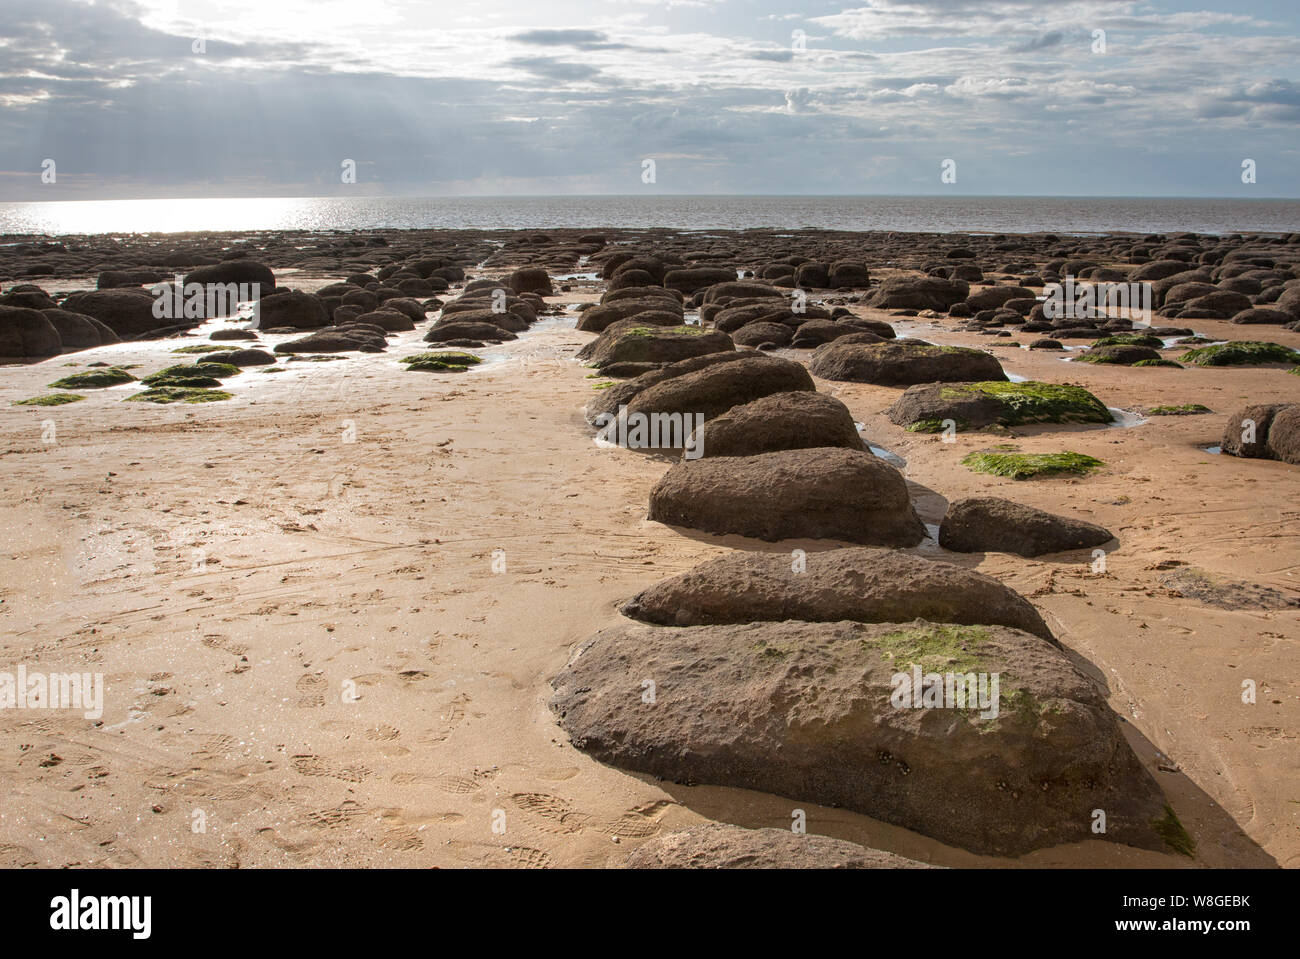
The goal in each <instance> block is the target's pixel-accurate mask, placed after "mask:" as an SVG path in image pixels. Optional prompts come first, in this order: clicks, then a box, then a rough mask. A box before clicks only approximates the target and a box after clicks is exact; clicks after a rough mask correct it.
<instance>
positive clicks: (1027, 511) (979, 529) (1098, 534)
mask: <svg viewBox="0 0 1300 959" xmlns="http://www.w3.org/2000/svg"><path fill="white" fill-rule="evenodd" d="M1114 538H1115V537H1114V535H1113V534H1112V533H1111V532H1110V530H1108V529H1105V528H1104V527H1101V526H1098V525H1096V524H1095V523H1086V522H1084V521H1083V520H1077V519H1072V518H1070V517H1068V516H1057V515H1056V514H1054V513H1048V512H1045V511H1043V510H1041V509H1035V508H1034V507H1032V506H1025V505H1023V504H1021V503H1013V502H1011V501H1010V500H1005V499H998V498H997V497H994V496H980V497H972V498H971V499H963V500H958V501H957V502H955V503H952V504H951V505H950V506H949V507H948V512H947V514H946V515H945V516H944V518H943V521H942V522H941V523H940V524H939V545H940V546H942V547H943V548H944V549H950V550H952V551H953V552H957V553H989V552H995V553H1016V554H1017V555H1020V556H1027V557H1031V558H1032V557H1034V556H1042V555H1044V554H1046V553H1064V552H1066V551H1067V550H1073V549H1093V548H1094V547H1097V546H1101V545H1102V544H1103V543H1109V542H1110V541H1111V540H1112V539H1114Z"/></svg>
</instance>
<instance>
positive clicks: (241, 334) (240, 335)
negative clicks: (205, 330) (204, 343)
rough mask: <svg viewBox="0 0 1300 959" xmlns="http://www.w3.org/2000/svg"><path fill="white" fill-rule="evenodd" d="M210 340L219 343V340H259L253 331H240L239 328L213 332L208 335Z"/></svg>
mask: <svg viewBox="0 0 1300 959" xmlns="http://www.w3.org/2000/svg"><path fill="white" fill-rule="evenodd" d="M208 339H210V340H214V341H218V340H255V339H257V334H256V333H254V332H253V331H252V330H242V329H238V328H231V329H226V330H213V331H212V332H211V333H209V334H208Z"/></svg>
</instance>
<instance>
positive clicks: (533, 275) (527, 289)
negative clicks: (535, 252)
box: [505, 266, 555, 296]
mask: <svg viewBox="0 0 1300 959" xmlns="http://www.w3.org/2000/svg"><path fill="white" fill-rule="evenodd" d="M505 285H506V286H507V287H508V288H509V289H511V290H513V291H514V292H515V293H536V294H537V295H538V296H554V295H555V289H554V288H553V287H552V286H551V277H550V274H549V273H547V272H546V269H545V267H540V266H525V267H520V268H519V269H518V270H515V271H514V272H513V273H511V274H510V275H509V276H508V277H506V280H505Z"/></svg>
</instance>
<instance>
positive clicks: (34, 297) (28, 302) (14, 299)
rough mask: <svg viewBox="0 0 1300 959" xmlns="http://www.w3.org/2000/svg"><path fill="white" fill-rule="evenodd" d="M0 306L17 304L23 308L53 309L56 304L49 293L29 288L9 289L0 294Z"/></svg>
mask: <svg viewBox="0 0 1300 959" xmlns="http://www.w3.org/2000/svg"><path fill="white" fill-rule="evenodd" d="M0 306H17V307H21V308H23V309H25V310H53V309H55V308H57V306H58V304H57V303H55V302H54V300H53V299H51V298H50V295H49V294H48V293H46V292H45V291H44V290H42V289H40V288H35V289H30V290H17V289H13V290H10V291H9V292H8V293H5V294H4V295H3V296H0Z"/></svg>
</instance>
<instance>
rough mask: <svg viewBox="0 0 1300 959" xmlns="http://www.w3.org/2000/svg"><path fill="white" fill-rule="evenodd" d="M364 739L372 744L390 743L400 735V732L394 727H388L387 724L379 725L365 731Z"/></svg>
mask: <svg viewBox="0 0 1300 959" xmlns="http://www.w3.org/2000/svg"><path fill="white" fill-rule="evenodd" d="M365 735H366V738H367V739H369V740H371V741H372V742H383V743H386V742H392V741H393V740H394V739H397V738H398V737H399V736H401V735H402V731H401V730H400V729H398V728H397V727H396V726H390V725H388V724H387V723H381V724H380V725H378V726H371V727H370V728H368V729H367V730H366V734H365Z"/></svg>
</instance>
